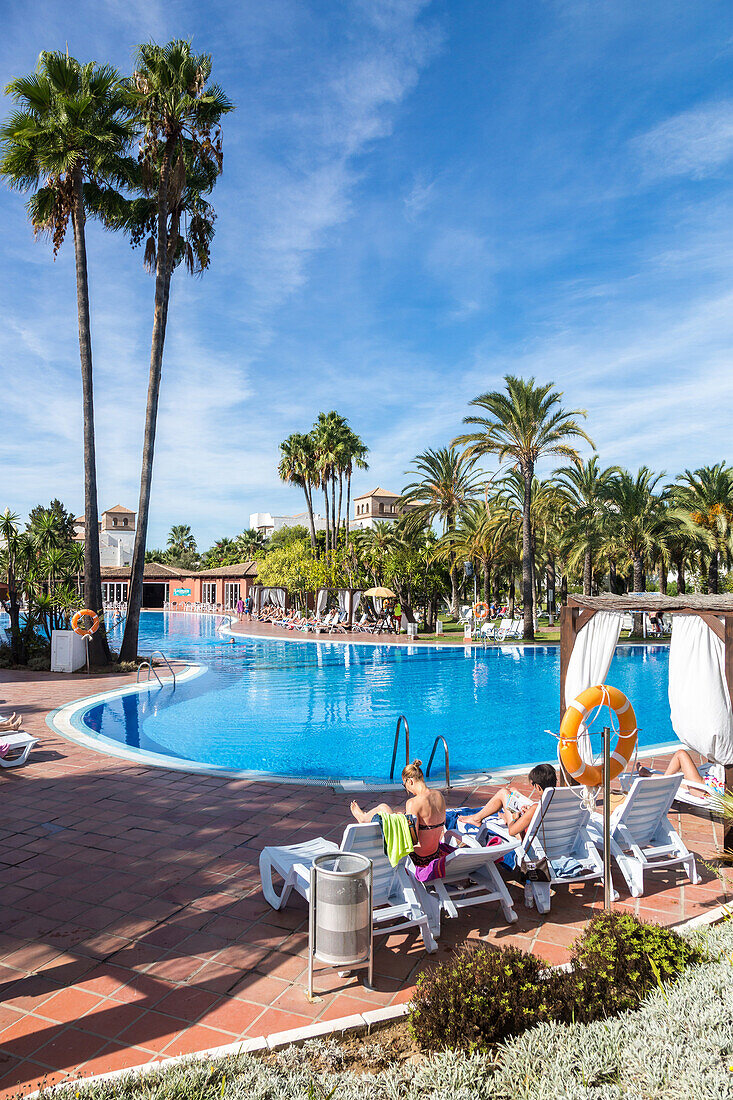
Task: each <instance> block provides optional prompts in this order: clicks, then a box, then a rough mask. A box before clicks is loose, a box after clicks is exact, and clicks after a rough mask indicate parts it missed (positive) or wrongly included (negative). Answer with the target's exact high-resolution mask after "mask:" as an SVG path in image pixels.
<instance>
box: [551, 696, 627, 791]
mask: <svg viewBox="0 0 733 1100" xmlns="http://www.w3.org/2000/svg"><path fill="white" fill-rule="evenodd" d="M601 706H607V707H610V708H611V710H612V711H613V712H614V714H615V715H616V717H617V718H618V723H619V733H618V741H617V742H616V746H615V748H614V749H613V751H612V752H611V779H615V778H616V776H617V775H620V774H621V772H622V771H623V770H624V768H626V767H627V765H628V763H629V761H630V760H631V757H632V755H633V752H634V748H635V747H636V738H637V732H638V731H637V728H636V715H635V714H634V708H633V707H632V705H631V703H630V701H629V700H628V699H627V698H626V696H625V695H624V693H623V692H622V691H619V689H618V688H615V687H610V686H609V685H608V684H599V685H598V686H596V687H590V688H586V690H585V691H581V693H580V695H579V696H578V697H577V699H573V701H572V703H570V705H569V706H568V708H567V710H566V711H565V714H564V716H563V720H562V722H561V723H560V749H559V752H560V761H561V763H562V765H563V767H564V768H565V770H566V771H567V773H568V775H571V776H572V778H573V779H575V780H576V781H577V782H578V783H581V784H582V785H583V786H584V787H600V785H601V783H602V781H603V769H602V768H601V767H600V766H599V765H598V764H587V763H586V762H585V760H583V758H582V756H581V755H580V751H579V749H578V733H579V732H580V726H581V724H582V723H583V722H584V721H585V719H586V718H587V717H588V714H589V713H590V711H592V710H594V709H595V708H596V707H601Z"/></svg>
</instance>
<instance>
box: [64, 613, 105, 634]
mask: <svg viewBox="0 0 733 1100" xmlns="http://www.w3.org/2000/svg"><path fill="white" fill-rule="evenodd" d="M82 619H91V625H90V626H88V627H86V626H82V627H80V626H79V623H80V622H81V620H82ZM71 629H72V630H73V631H74V633H75V634H79V635H80V636H81V637H82V638H91V636H92V634H96V633H97V631H98V630H99V615H97V613H96V612H95V611H90V610H89V608H88V607H84V608H82V610H81V611H77V612H76V614H75V615H74V617H73V619H72V620H71Z"/></svg>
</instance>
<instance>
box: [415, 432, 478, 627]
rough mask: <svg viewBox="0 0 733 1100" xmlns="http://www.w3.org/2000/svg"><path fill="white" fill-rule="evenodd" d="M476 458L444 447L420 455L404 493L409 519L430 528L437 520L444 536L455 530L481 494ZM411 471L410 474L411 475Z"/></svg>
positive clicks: (454, 604)
mask: <svg viewBox="0 0 733 1100" xmlns="http://www.w3.org/2000/svg"><path fill="white" fill-rule="evenodd" d="M475 464H476V458H475V457H474V456H469V455H463V456H462V455H459V454H458V451H457V450H456V448H455V447H453V446H451V447H441V448H440V449H439V450H437V451H434V450H428V451H425V452H424V453H423V454H419V455H418V456H417V457H416V458H415V460H414V462H413V466H414V467H415V469H414V471H412V472H414V473H415V475H416V480H415V481H412V482H410V483H409V484H408V485H406V486H405V487H404V489H403V490H402V496H401V497H400V499H399V504H400V505H401V506H408V507H410V508H411V515H410V518H411V520H412V522H413V523H414V524H416V525H418V526H419V525H428V524H431V523H433V522H434V521H435V520H439V521H440V522H441V523H442V524H443V533H444V534H446V533H447V532H449V531H453V530H454V529H455V526H456V520H457V518H458V516H459V515H460V513H461V512H462V511H463V510H464V508H466V506H467V505H468V504H469V502H470V501H472V500H474V499H475V498H476V496H478V494H479V492H480V486H479V479H478V474H477V473H476V471H475V470H474V466H475ZM410 472H411V471H408V474H409V473H410ZM450 581H451V615H453V617H454V618H456V619H457V618H458V574H457V572H456V568H455V564H454V565H452V566H451V568H450Z"/></svg>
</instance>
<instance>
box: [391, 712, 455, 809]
mask: <svg viewBox="0 0 733 1100" xmlns="http://www.w3.org/2000/svg"><path fill="white" fill-rule="evenodd" d="M402 725H404V727H405V766H407V765H408V764H409V763H410V727H409V725H408V722H407V719H406V718H405V716H404V714H401V715H400V716H399V718H398V719H397V729H396V730H395V735H394V746H393V748H392V767H391V768H390V770H389V781H390V783H392V782H394V768H395V762H396V760H397V749H398V747H399V743H400V727H401V726H402ZM441 743H442V745H443V752H444V754H445V785H446V787H447V788H448V789H449V790H450V757H449V754H448V742H447V741H446V739H445V737H443V736H442V735H441V734H438V736H437V737H436V738H435V740H434V741H433V749H432V752H431V753H430V759H429V760H428V766H427V768H426V769H425V778H426V779H430V769H431V767H432V766H433V759H434V757H435V750H436V749H437V747H438V745H439V744H441Z"/></svg>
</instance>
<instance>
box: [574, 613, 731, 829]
mask: <svg viewBox="0 0 733 1100" xmlns="http://www.w3.org/2000/svg"><path fill="white" fill-rule="evenodd" d="M598 611H617V612H630V613H632V614H633V613H634V612H636V613H641V612H651V611H662V612H664V613H665V614H667V615H698V616H699V617H700V618H701V619H702V620H703V622H704V623H706V624H707V626H709V627H710V629H711V630H712V631H713V633H714V634H715V635H716V636H717V637H718V638H720V640H721V641H722V643H723V646H724V671H725V682H726V684H727V686H728V695H729V696H730V699H731V700H733V595H722V596H701V595H697V594H694V593H691V594H690V595H689V596H664V595H662V593H661V592H639V593H634V594H631V595H626V596H612V595H610V594H604V595H602V596H580V595H570V596H568V602H567V604H566V605H565V606H564V607H563V608H562V609H561V611H560V718H561V719H562V716H563V714H564V713H565V681H566V678H567V672H568V665H569V663H570V656H571V654H572V652H573V649H574V648H575V641H576V638H577V637H578V634H579V633H580V631H581V630H582V629H583V627H584V626H586V625H587V624H588V623H589V622H590V620H591V619H592V618H593V616H594V615H595V614H596V613H597V612H598ZM725 787H726V790H733V765H729V766H728V767H726V769H725ZM731 829H733V826H731V828H730V829H728V830H726V838H725V847H726V849H728V848H729V847H730V846H731V844H732V843H733V841H732V840H731Z"/></svg>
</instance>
